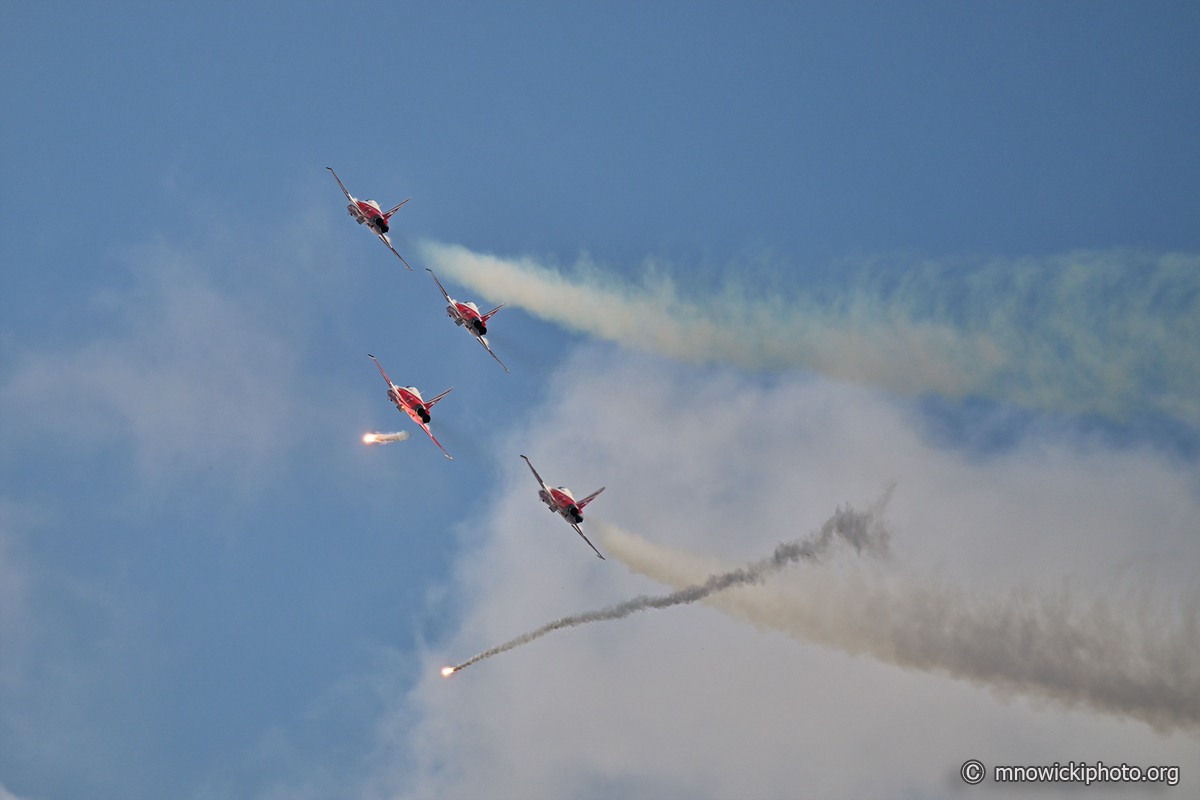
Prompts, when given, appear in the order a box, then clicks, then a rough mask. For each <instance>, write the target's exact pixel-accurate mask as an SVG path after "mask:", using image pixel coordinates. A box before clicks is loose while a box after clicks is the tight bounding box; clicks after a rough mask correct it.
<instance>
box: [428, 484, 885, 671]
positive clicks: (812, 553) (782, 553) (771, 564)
mask: <svg viewBox="0 0 1200 800" xmlns="http://www.w3.org/2000/svg"><path fill="white" fill-rule="evenodd" d="M891 493H892V487H888V489H887V491H886V492H884V494H883V496H882V497H881V498H880V499H879V500H878V501H876V502H875V503H874V505H872V506H871V507H870V508H869V509H868V510H866V511H855V510H854V509H853V508H851V507H850V506H849V505H847V506H846V507H845V508H840V507H839V508H838V510H837V511H836V512H835V513H834V515H833V516H832V517H830V518H829V519H827V520H826V521H825V523H824V524H823V525H822V526H821V529H820V530H819V531H817V532H816V533H815V534H813V535H812V536H810V537H809V538H807V539H804V540H802V541H798V542H789V543H784V544H781V545H779V546H778V547H776V548H775V552H774V553H772V554H771V556H770V557H769V558H765V559H763V560H762V561H758V562H755V563H753V564H749V565H747V566H744V567H740V568H737V569H732V570H729V571H727V572H723V573H721V574H719V575H709V576H707V577H706V578H705V579H703V580H701V581H698V582H697V583H696V584H695V585H692V586H687V587H686V588H682V589H680V590H679V591H676V592H672V593H671V594H666V595H659V596H656V597H650V596H647V595H642V596H640V597H635V598H633V599H632V600H626V601H625V602H623V603H617V604H616V605H613V606H609V607H607V608H602V609H599V610H597V611H586V612H584V613H582V614H573V615H571V616H569V617H563V618H562V619H557V620H555V621H554V622H549V623H547V624H545V625H543V626H542V627H540V628H537V629H536V630H532V631H530V632H529V633H524V634H522V635H520V636H518V637H516V638H515V639H510V640H509V641H507V642H505V643H504V644H500V645H496V646H495V647H493V648H491V649H489V650H484V651H483V652H482V653H479V654H478V655H475V656H472V657H471V658H468V659H467V660H466V661H464V662H462V663H461V664H458V665H457V666H454V667H446V668H444V669H443V670H442V674H443V675H451V674H453V673H455V672H458V671H459V670H461V669H464V668H466V667H469V666H471V665H472V664H474V663H475V662H477V661H483V660H484V659H485V658H491V657H492V656H494V655H499V654H500V653H503V652H505V651H507V650H512V649H513V648H514V647H520V646H521V645H523V644H528V643H529V642H532V641H533V640H534V639H540V638H541V637H543V636H545V635H546V634H547V633H551V632H552V631H557V630H560V629H562V628H574V627H576V626H579V625H586V624H588V623H591V622H604V621H606V620H614V619H623V618H624V617H628V616H629V615H630V614H636V613H637V612H639V611H648V610H650V609H653V608H669V607H671V606H678V605H684V604H687V603H694V602H696V601H697V600H703V599H704V598H706V597H708V596H709V595H711V594H713V593H715V592H721V591H724V590H726V589H728V588H730V587H732V586H745V585H746V584H751V583H758V582H760V581H762V580H763V579H764V578H765V577H766V576H767V575H770V574H771V573H773V572H778V571H779V570H781V569H783V568H784V567H786V566H788V565H789V564H795V563H796V562H798V561H811V560H815V559H817V558H819V557H820V556H821V555H822V554H823V553H825V552H826V551H827V550H828V549H829V548H830V547H831V546H832V545H833V544H834V542H836V541H839V540H840V541H845V542H846V543H847V544H849V545H850V546H852V547H853V548H854V550H855V552H858V553H862V552H864V551H866V552H868V553H874V554H884V553H886V552H887V544H888V531H887V528H885V527H884V525H883V521H882V519H881V516H882V514H883V509H884V507H885V506H886V505H887V502H888V499H889V498H890V497H891Z"/></svg>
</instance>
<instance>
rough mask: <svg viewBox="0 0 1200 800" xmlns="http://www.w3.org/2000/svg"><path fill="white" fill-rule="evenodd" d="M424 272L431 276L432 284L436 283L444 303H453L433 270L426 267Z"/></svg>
mask: <svg viewBox="0 0 1200 800" xmlns="http://www.w3.org/2000/svg"><path fill="white" fill-rule="evenodd" d="M425 271H426V272H428V273H429V274H430V275H433V282H434V283H436V284H437V285H438V288H439V289H441V290H442V297H444V298H446V302H447V303H453V302H454V301H453V300H451V299H450V295H448V294H446V287H444V286H442V282H441V281H439V280H438V279H437V275H434V274H433V270H431V269H429V268H428V267H426V268H425ZM485 321H486V320H485Z"/></svg>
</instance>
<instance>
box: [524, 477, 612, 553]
mask: <svg viewBox="0 0 1200 800" xmlns="http://www.w3.org/2000/svg"><path fill="white" fill-rule="evenodd" d="M521 458H525V456H521ZM525 463H526V464H529V471H530V472H532V473H533V477H535V478H537V482H538V484H539V485H540V486H541V487H542V488H541V489H540V490H538V497H539V498H540V499H541V501H542V502H543V503H545V504H546V506H547V507H548V508H549V509H550V510H551V511H552V512H554V513H556V514H558V515H559V516H561V517H562V518H563V519H565V520H566V521H567V524H568V525H570V526H571V527H572V528H574V529H575V532H576V533H578V534H579V535H580V536H582V537H583V540H584V541H585V542H587V544H588V547H590V548H592V550H594V551H595V552H596V555H598V556H600V558H604V556H601V555H600V551H599V550H596V545H594V544H592V543H591V541H589V540H588V537H586V536H584V535H583V528H580V527H579V523H581V522H583V507H584V506H586V505H587V504H588V503H590V502H592V501H593V500H595V499H596V495H598V494H600V493H601V492H603V491H604V488H605V487H603V486H601V487H600V488H599V489H597V490H596V491H594V492H592V493H591V494H589V495H588V496H587V497H585V498H583V499H582V500H578V501H577V500H576V499H575V497H574V495H572V494H571V490H570V489H568V488H567V487H565V486H559V487H558V488H557V489H551V488H550V487H549V486H547V485H546V482H545V481H543V480H542V476H541V475H538V474H537V470H536V469H534V468H533V464H530V463H529V459H528V458H525Z"/></svg>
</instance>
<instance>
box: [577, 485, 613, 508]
mask: <svg viewBox="0 0 1200 800" xmlns="http://www.w3.org/2000/svg"><path fill="white" fill-rule="evenodd" d="M605 488H607V487H604V486H601V487H600V488H599V489H597V490H596V491H594V492H592V493H591V494H589V495H588V496H587V497H585V498H583V499H582V500H580V501H579V502H578V503H576V504H575V505H577V506H579V510H580V511H582V510H583V507H584V506H586V505H587V504H588V503H590V502H592V501H593V500H595V499H596V495H598V494H600V493H601V492H603V491H604V490H605Z"/></svg>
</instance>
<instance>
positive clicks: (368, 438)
mask: <svg viewBox="0 0 1200 800" xmlns="http://www.w3.org/2000/svg"><path fill="white" fill-rule="evenodd" d="M373 441H375V434H373V433H364V434H363V442H365V443H366V444H370V443H371V442H373Z"/></svg>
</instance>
